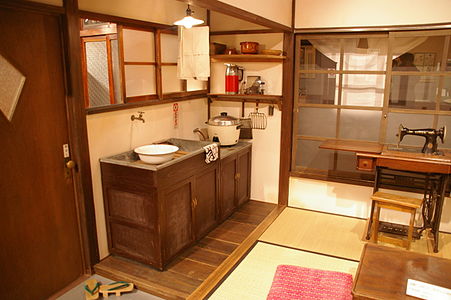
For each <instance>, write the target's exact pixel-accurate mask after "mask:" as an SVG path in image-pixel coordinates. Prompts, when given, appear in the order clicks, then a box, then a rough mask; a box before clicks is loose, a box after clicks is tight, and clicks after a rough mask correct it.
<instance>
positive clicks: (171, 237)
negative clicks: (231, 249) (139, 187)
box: [160, 178, 193, 262]
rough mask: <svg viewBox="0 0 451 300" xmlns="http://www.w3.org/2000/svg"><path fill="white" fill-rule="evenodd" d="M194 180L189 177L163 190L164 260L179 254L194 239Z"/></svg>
mask: <svg viewBox="0 0 451 300" xmlns="http://www.w3.org/2000/svg"><path fill="white" fill-rule="evenodd" d="M192 199H193V181H192V180H191V179H190V178H189V179H187V180H184V181H182V182H179V183H177V184H175V185H173V186H172V187H170V188H167V189H165V190H163V191H162V192H161V203H162V207H163V208H164V209H161V211H160V212H161V214H162V215H163V216H164V218H163V220H162V222H163V224H162V225H163V226H162V228H161V230H162V241H164V245H163V247H164V249H163V254H164V259H163V261H164V262H167V261H168V260H169V259H170V258H171V257H173V256H174V255H175V254H177V253H178V252H179V251H180V250H182V249H183V248H184V247H185V246H187V245H189V244H190V243H191V242H192V241H193V231H192V227H191V224H192V216H191V205H192V201H191V200H192Z"/></svg>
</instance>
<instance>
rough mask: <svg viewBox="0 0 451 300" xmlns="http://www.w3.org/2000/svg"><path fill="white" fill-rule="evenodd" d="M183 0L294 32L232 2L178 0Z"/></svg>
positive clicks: (278, 29)
mask: <svg viewBox="0 0 451 300" xmlns="http://www.w3.org/2000/svg"><path fill="white" fill-rule="evenodd" d="M178 1H181V2H185V3H188V4H189V5H193V6H197V7H201V8H205V9H208V10H213V11H216V12H218V13H221V14H225V15H228V16H231V17H234V18H237V19H241V20H244V21H248V22H252V23H254V24H258V25H262V26H265V27H268V28H271V29H274V30H277V31H278V32H292V29H291V27H289V26H285V25H283V24H280V23H277V22H274V21H271V20H269V19H266V18H263V17H261V16H259V15H256V14H253V13H251V12H248V11H246V10H243V9H241V8H238V7H235V6H232V5H230V4H226V3H223V2H221V1H218V0H178Z"/></svg>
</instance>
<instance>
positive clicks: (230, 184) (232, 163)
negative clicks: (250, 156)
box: [219, 155, 237, 220]
mask: <svg viewBox="0 0 451 300" xmlns="http://www.w3.org/2000/svg"><path fill="white" fill-rule="evenodd" d="M235 174H236V156H235V155H231V156H228V157H226V158H224V159H221V179H220V185H221V187H220V196H219V199H220V211H221V220H225V219H226V218H227V217H228V216H230V215H231V214H232V212H233V211H234V210H235V208H236V205H237V203H236V201H235V199H236V193H235V191H236V183H237V181H236V179H235Z"/></svg>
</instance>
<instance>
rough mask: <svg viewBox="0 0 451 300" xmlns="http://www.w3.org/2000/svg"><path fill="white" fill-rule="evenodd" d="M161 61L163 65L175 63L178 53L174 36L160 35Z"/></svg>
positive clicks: (176, 37)
mask: <svg viewBox="0 0 451 300" xmlns="http://www.w3.org/2000/svg"><path fill="white" fill-rule="evenodd" d="M160 38H161V61H162V62H165V63H175V62H177V56H178V52H179V40H178V36H177V35H174V34H161V35H160Z"/></svg>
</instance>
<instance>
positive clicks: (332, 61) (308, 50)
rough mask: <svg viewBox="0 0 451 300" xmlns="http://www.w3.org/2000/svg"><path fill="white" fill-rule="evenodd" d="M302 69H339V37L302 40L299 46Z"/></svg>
mask: <svg viewBox="0 0 451 300" xmlns="http://www.w3.org/2000/svg"><path fill="white" fill-rule="evenodd" d="M298 53H299V55H300V68H301V70H338V69H339V62H340V40H339V39H310V40H301V41H300V45H299V48H298Z"/></svg>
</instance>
